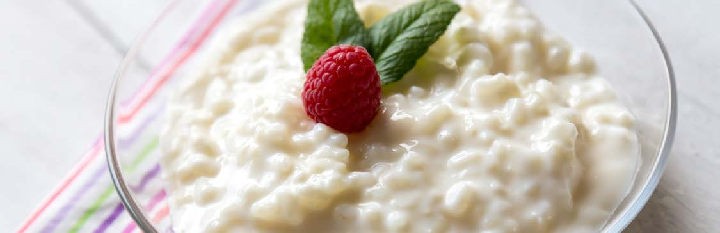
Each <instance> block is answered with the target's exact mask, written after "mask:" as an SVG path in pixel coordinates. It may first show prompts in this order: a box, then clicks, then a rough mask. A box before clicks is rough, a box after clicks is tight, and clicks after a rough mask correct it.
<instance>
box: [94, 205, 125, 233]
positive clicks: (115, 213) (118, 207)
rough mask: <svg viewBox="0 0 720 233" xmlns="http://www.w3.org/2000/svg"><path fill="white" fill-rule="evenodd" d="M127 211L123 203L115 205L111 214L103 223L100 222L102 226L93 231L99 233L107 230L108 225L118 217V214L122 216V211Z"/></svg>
mask: <svg viewBox="0 0 720 233" xmlns="http://www.w3.org/2000/svg"><path fill="white" fill-rule="evenodd" d="M123 211H125V207H124V206H123V205H122V203H120V204H118V205H116V206H115V209H113V211H112V213H111V214H110V216H108V217H107V218H106V219H105V220H103V221H102V224H100V227H98V228H97V229H95V230H94V231H93V232H95V233H99V232H105V231H106V230H107V229H108V227H110V225H111V224H112V223H113V222H114V221H115V219H117V217H118V216H120V213H122V212H123Z"/></svg>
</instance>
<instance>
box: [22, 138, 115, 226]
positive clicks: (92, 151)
mask: <svg viewBox="0 0 720 233" xmlns="http://www.w3.org/2000/svg"><path fill="white" fill-rule="evenodd" d="M101 142H102V136H99V137H98V138H97V139H95V143H94V145H93V147H92V149H90V151H88V153H86V154H85V155H84V156H82V160H81V162H80V163H79V164H78V166H76V167H75V168H73V169H72V171H71V172H70V173H69V175H68V176H66V177H65V179H63V181H62V182H61V184H60V186H58V187H57V188H55V190H54V191H53V192H52V194H51V195H50V196H48V198H46V199H45V200H44V201H43V202H42V204H40V206H39V207H38V208H37V209H36V210H35V211H33V213H32V214H30V217H29V218H28V219H26V220H25V221H24V222H23V223H22V224H21V225H20V227H19V228H18V230H17V232H25V231H26V230H27V229H28V228H29V227H30V226H31V225H32V224H33V222H35V220H37V218H38V217H39V216H40V214H42V213H43V212H44V211H45V209H47V208H48V206H50V204H51V203H52V202H54V201H55V199H56V198H57V197H58V196H60V194H61V193H62V192H63V191H65V189H66V188H67V187H68V186H69V185H70V183H72V182H73V181H74V180H75V179H76V178H77V177H78V175H80V173H81V172H82V171H83V170H85V168H87V166H88V165H89V164H90V162H92V161H93V159H95V157H97V156H96V155H97V153H99V151H100V150H102V148H103V146H102V144H101Z"/></svg>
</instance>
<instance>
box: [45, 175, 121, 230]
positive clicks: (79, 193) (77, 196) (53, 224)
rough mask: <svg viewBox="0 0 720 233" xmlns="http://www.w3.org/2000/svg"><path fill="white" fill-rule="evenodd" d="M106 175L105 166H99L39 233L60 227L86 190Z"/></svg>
mask: <svg viewBox="0 0 720 233" xmlns="http://www.w3.org/2000/svg"><path fill="white" fill-rule="evenodd" d="M106 173H107V164H106V163H103V165H102V166H99V167H98V169H97V170H95V172H94V173H93V174H92V175H91V178H90V179H88V180H87V181H85V183H84V184H83V185H82V186H81V187H80V189H79V190H78V191H77V192H75V194H74V195H73V196H72V197H71V198H70V200H69V201H68V202H66V203H65V205H63V207H62V208H60V211H58V212H57V213H56V214H55V215H54V216H53V218H52V219H50V221H49V222H48V223H47V225H45V227H43V229H42V230H41V231H40V232H42V233H50V232H53V231H55V228H56V227H57V226H58V225H60V223H61V222H62V220H63V219H64V218H65V216H67V213H68V212H70V209H72V208H73V207H74V206H75V203H77V202H78V200H80V198H82V196H83V195H85V193H87V191H88V190H90V188H91V187H92V186H93V185H94V184H95V182H96V181H97V180H98V177H101V176H102V175H103V174H106Z"/></svg>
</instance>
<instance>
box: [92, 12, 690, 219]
mask: <svg viewBox="0 0 720 233" xmlns="http://www.w3.org/2000/svg"><path fill="white" fill-rule="evenodd" d="M178 1H179V0H174V1H173V2H171V3H170V5H169V6H168V7H166V8H165V10H163V12H162V13H160V15H159V16H158V17H157V18H156V19H155V21H153V23H151V24H150V26H149V27H148V28H147V29H146V30H145V31H144V32H143V33H142V34H141V36H140V37H139V38H138V39H137V40H135V41H134V42H133V44H132V46H131V47H130V49H129V51H128V52H127V53H126V55H125V58H124V59H123V61H122V63H121V64H120V66H119V68H118V69H117V71H116V72H115V75H114V77H113V81H112V84H111V86H110V92H109V94H108V99H107V103H106V109H105V127H104V128H105V130H104V139H105V154H106V159H107V163H108V170H109V172H110V177H111V178H112V181H113V185H114V186H115V190H116V191H117V194H118V196H119V197H120V200H121V202H122V203H123V205H124V206H125V209H126V210H127V212H128V213H129V214H130V216H131V217H132V219H133V220H134V221H135V223H136V224H137V226H138V227H139V228H140V229H141V230H142V231H143V232H150V233H156V232H159V231H158V230H157V229H155V227H154V226H153V224H152V222H151V221H150V220H149V218H148V217H147V216H145V214H144V213H143V211H142V208H141V207H140V206H139V205H138V204H137V202H136V201H135V199H134V198H133V197H132V194H131V192H130V189H129V188H128V185H127V184H126V183H125V179H124V178H123V175H122V171H121V166H120V161H119V159H118V157H117V154H116V149H115V143H114V142H115V134H114V127H115V125H114V121H115V102H116V92H117V84H118V81H119V79H120V77H121V76H123V74H124V73H125V70H126V69H127V68H128V66H129V65H130V63H131V62H132V60H133V59H134V57H135V55H136V53H137V52H138V51H137V50H138V47H139V45H140V44H142V43H143V42H144V41H145V39H146V38H147V37H148V36H149V35H150V33H151V32H152V31H153V29H154V28H155V27H156V26H157V25H158V24H159V22H160V21H162V20H163V19H164V18H165V17H164V16H165V15H167V14H168V12H169V11H170V10H171V9H172V5H174V4H176V3H178ZM627 2H628V3H629V4H630V5H631V6H632V8H633V9H634V10H635V11H636V12H637V14H638V15H639V16H640V17H641V18H642V20H643V21H644V22H645V24H646V25H647V27H648V29H649V30H650V32H651V33H652V36H653V37H654V39H655V42H656V44H657V46H658V48H659V49H660V51H661V52H662V59H663V62H664V63H665V72H666V77H667V84H668V90H667V91H668V98H669V99H668V105H667V110H668V111H667V113H666V121H665V123H664V131H663V137H662V140H661V143H660V146H659V148H660V149H659V152H658V153H659V156H657V157H656V159H655V161H653V162H654V164H655V166H654V167H653V168H652V171H650V178H649V179H648V180H647V181H646V183H645V187H643V190H642V191H641V193H640V194H639V195H637V196H636V197H635V200H632V201H631V205H630V207H629V208H627V209H626V211H625V212H624V213H622V215H621V216H620V218H618V220H617V221H615V222H614V223H610V225H606V226H609V227H606V228H605V229H603V232H621V231H622V230H624V229H625V228H626V227H627V226H628V225H629V224H630V222H632V220H633V219H634V218H635V217H636V216H637V214H638V213H639V212H640V210H642V208H643V207H644V206H645V204H646V203H647V202H648V200H649V199H650V196H652V194H653V192H654V191H655V188H656V187H657V185H658V183H659V181H660V178H661V177H662V173H663V171H664V170H665V166H666V162H667V159H668V157H669V155H670V150H671V147H672V143H673V140H674V137H675V128H676V124H677V108H678V106H677V90H676V84H675V83H676V82H675V73H674V70H673V67H672V64H671V61H670V56H669V54H668V52H667V48H666V47H665V44H664V43H663V41H662V38H661V37H660V34H659V33H658V31H657V29H656V28H655V26H654V25H653V24H652V22H651V21H650V19H649V18H648V17H647V15H646V14H645V12H644V11H643V10H642V9H641V8H640V6H639V5H638V4H637V3H636V2H635V1H634V0H627Z"/></svg>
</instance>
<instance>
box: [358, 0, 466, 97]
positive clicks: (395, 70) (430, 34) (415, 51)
mask: <svg viewBox="0 0 720 233" xmlns="http://www.w3.org/2000/svg"><path fill="white" fill-rule="evenodd" d="M458 12H460V6H458V5H457V4H455V3H453V2H452V1H448V0H428V1H422V2H418V3H415V4H412V5H409V6H407V7H405V8H402V9H400V10H398V11H396V12H393V13H391V14H390V15H388V16H386V17H385V18H383V19H381V20H380V21H379V22H377V23H376V24H374V25H372V26H371V27H370V37H371V39H372V45H371V46H372V47H371V48H370V51H371V52H370V53H371V55H372V57H373V58H374V59H375V66H376V67H377V70H378V73H379V74H380V80H381V81H382V84H383V85H385V84H388V83H392V82H396V81H398V80H400V79H401V78H402V77H403V76H404V75H405V73H407V72H408V71H410V70H411V69H412V68H413V67H414V66H415V63H417V60H418V59H420V57H422V56H423V55H424V54H425V53H426V52H427V51H428V49H429V48H430V46H431V45H433V44H434V43H435V42H436V41H437V40H438V39H439V38H440V36H442V35H443V34H444V33H445V30H447V27H448V25H450V22H451V21H452V19H453V18H454V17H455V15H456V14H457V13H458Z"/></svg>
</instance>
